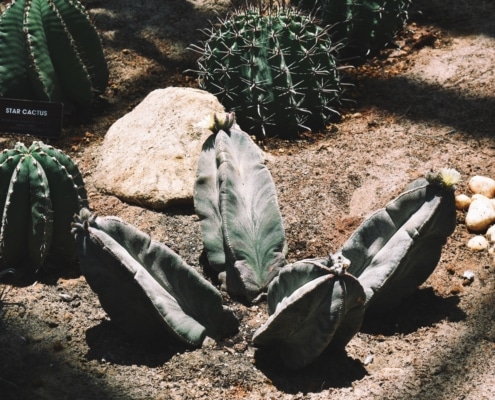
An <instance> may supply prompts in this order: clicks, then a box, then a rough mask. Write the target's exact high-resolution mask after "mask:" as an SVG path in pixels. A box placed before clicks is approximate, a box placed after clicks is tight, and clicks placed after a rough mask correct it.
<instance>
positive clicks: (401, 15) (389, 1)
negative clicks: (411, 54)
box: [292, 0, 411, 56]
mask: <svg viewBox="0 0 495 400" xmlns="http://www.w3.org/2000/svg"><path fill="white" fill-rule="evenodd" d="M292 3H293V4H296V5H298V6H299V7H301V8H302V9H305V10H307V11H311V12H313V13H314V14H315V15H316V16H318V18H321V20H322V21H323V22H324V23H325V24H329V25H332V26H333V28H332V29H331V33H332V35H333V36H332V37H333V38H334V40H338V41H342V43H343V44H344V46H345V49H344V50H343V53H344V54H345V55H346V56H356V55H358V56H365V55H367V54H368V53H369V52H370V51H375V50H379V49H381V48H383V47H384V46H385V45H386V44H387V43H390V42H392V41H393V39H394V37H395V36H396V34H397V32H398V31H399V30H400V29H402V28H403V26H404V24H405V22H406V21H407V17H408V13H407V11H408V8H409V5H410V3H411V0H292Z"/></svg>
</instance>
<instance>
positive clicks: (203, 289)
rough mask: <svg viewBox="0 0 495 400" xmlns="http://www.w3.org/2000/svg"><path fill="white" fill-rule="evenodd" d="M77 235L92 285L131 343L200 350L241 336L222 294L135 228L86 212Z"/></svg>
mask: <svg viewBox="0 0 495 400" xmlns="http://www.w3.org/2000/svg"><path fill="white" fill-rule="evenodd" d="M73 234H74V235H75V239H76V243H77V254H78V257H79V260H80V266H81V271H82V273H83V275H84V276H85V278H86V280H87V282H88V284H89V285H90V287H91V288H92V289H93V291H94V292H95V293H96V294H97V295H98V297H99V300H100V303H101V305H102V307H103V309H104V310H105V311H106V312H107V313H108V315H109V316H110V319H111V321H112V322H113V323H114V324H115V325H116V326H118V327H119V328H120V329H121V330H123V331H124V332H126V333H127V334H128V335H129V336H131V337H132V338H134V339H141V340H143V339H144V340H152V341H155V340H158V341H160V340H161V341H167V340H169V341H171V343H174V344H175V343H177V342H179V343H182V344H185V345H189V346H200V345H201V344H202V342H203V340H204V339H205V337H206V336H209V337H212V338H215V339H218V338H222V337H224V336H227V335H230V334H233V333H235V332H236V331H237V327H238V321H237V318H236V317H235V315H234V314H233V312H232V311H231V310H229V309H227V308H225V307H223V305H222V296H221V294H220V292H219V291H218V290H217V289H215V287H214V286H213V285H211V284H210V283H209V282H208V281H207V280H206V279H204V278H203V277H202V276H201V275H200V274H199V273H198V272H196V270H195V269H194V268H192V267H190V266H189V265H187V264H186V263H185V262H184V261H183V260H182V258H181V257H180V256H179V255H177V254H176V253H175V252H173V251H172V250H171V249H170V248H168V247H167V246H165V245H163V244H161V243H158V242H155V241H153V240H151V238H150V237H149V236H148V235H146V234H145V233H143V232H141V231H139V230H138V229H137V228H136V227H134V226H132V225H130V224H128V223H126V222H124V221H122V220H121V219H119V218H116V217H97V216H96V215H93V214H91V213H90V212H89V210H88V209H85V208H83V209H82V210H81V211H80V213H79V214H78V215H76V216H75V221H74V223H73Z"/></svg>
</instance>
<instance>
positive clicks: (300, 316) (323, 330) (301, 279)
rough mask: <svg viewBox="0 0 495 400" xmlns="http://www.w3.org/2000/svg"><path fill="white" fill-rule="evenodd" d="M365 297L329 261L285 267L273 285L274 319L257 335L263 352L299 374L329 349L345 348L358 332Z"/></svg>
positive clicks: (352, 280) (350, 278)
mask: <svg viewBox="0 0 495 400" xmlns="http://www.w3.org/2000/svg"><path fill="white" fill-rule="evenodd" d="M364 300H365V295H364V291H363V289H362V287H361V285H360V284H359V282H358V281H357V280H356V279H355V278H354V277H353V276H351V275H349V274H347V273H345V271H344V270H342V271H340V272H336V271H335V270H334V269H332V268H328V267H327V260H304V261H300V262H297V263H294V264H292V265H289V266H287V267H285V268H284V269H283V270H282V271H281V272H280V274H279V276H278V277H276V278H275V279H274V280H273V282H272V283H271V284H270V287H269V291H268V311H269V313H270V314H271V315H270V317H269V319H268V320H267V321H266V322H265V324H263V325H262V326H261V327H260V328H259V329H258V330H257V331H256V332H255V334H254V336H253V342H254V344H255V345H256V346H258V347H267V348H270V349H276V351H277V352H278V354H279V356H280V358H281V360H282V361H283V363H284V364H285V366H286V367H287V368H290V369H300V368H302V367H304V366H306V365H308V364H309V363H311V362H312V361H314V360H315V359H316V358H317V357H318V356H319V355H320V354H321V353H322V352H323V351H324V350H325V349H326V348H327V347H328V346H329V345H330V344H332V347H336V348H339V347H340V348H343V347H345V345H346V344H347V343H348V342H349V340H350V339H351V338H352V337H353V336H354V334H355V333H356V332H357V331H358V330H359V328H360V326H361V322H362V319H363V315H364Z"/></svg>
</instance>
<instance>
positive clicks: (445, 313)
mask: <svg viewBox="0 0 495 400" xmlns="http://www.w3.org/2000/svg"><path fill="white" fill-rule="evenodd" d="M459 301H460V298H459V296H456V295H453V296H449V297H441V296H439V295H437V294H436V293H435V292H434V290H433V289H432V288H431V287H427V288H420V289H418V290H416V291H415V292H414V293H413V294H412V295H411V296H409V297H407V298H406V299H404V300H403V301H402V303H401V304H400V305H399V306H398V307H397V308H395V309H393V310H391V311H387V312H386V313H383V314H382V313H378V312H369V313H368V312H367V313H366V314H365V317H364V321H363V324H362V326H361V329H360V331H361V332H363V333H369V334H375V335H376V334H381V335H386V336H391V335H395V334H398V333H402V334H409V333H412V332H415V331H417V330H418V329H419V328H423V327H431V326H433V325H434V324H436V323H438V322H440V321H442V320H447V321H450V322H459V321H463V320H464V319H466V317H467V315H466V313H465V312H464V311H463V310H461V309H460V308H459V306H458V305H459Z"/></svg>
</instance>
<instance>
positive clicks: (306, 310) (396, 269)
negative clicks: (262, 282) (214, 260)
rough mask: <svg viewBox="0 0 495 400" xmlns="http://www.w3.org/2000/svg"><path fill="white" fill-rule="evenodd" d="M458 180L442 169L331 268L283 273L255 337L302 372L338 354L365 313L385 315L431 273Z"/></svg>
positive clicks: (326, 263)
mask: <svg viewBox="0 0 495 400" xmlns="http://www.w3.org/2000/svg"><path fill="white" fill-rule="evenodd" d="M459 178H460V175H459V173H458V172H457V171H455V170H450V169H441V170H440V171H439V172H438V173H436V174H434V173H430V174H428V175H427V177H426V179H423V178H422V179H418V180H416V181H414V182H412V183H411V184H410V185H409V186H408V187H407V189H406V190H405V191H404V193H402V194H401V195H400V196H398V197H397V198H396V199H394V200H392V201H391V202H390V203H389V204H388V205H387V206H386V207H385V208H383V209H381V210H379V211H377V212H376V213H374V214H373V215H372V216H371V217H369V218H368V219H366V220H365V221H364V222H363V224H362V225H361V226H360V227H359V228H358V229H357V230H356V231H355V232H354V233H353V235H352V236H351V237H350V238H349V240H348V241H347V242H346V243H345V244H344V246H343V247H342V248H341V250H339V251H338V252H337V253H336V254H335V255H333V256H330V258H329V259H328V260H303V261H299V262H296V263H294V264H291V265H289V266H286V267H285V268H284V269H283V270H282V271H281V272H280V274H279V275H278V276H277V277H276V278H275V279H274V280H273V281H272V283H271V284H270V286H269V288H268V313H269V314H270V317H269V318H268V320H267V321H266V322H265V323H264V324H263V325H262V326H261V327H260V328H259V329H258V330H257V331H256V332H255V334H254V336H253V342H254V344H255V345H256V346H258V347H260V348H272V349H273V348H274V349H276V351H277V352H278V356H279V357H280V358H281V360H282V361H283V362H284V364H285V365H286V366H287V367H288V368H290V369H299V368H302V367H304V366H306V365H307V364H309V363H311V362H312V361H313V360H315V359H316V358H317V357H318V356H319V355H320V354H321V353H322V352H323V351H324V350H325V349H326V348H327V347H328V346H332V347H334V348H337V349H338V348H343V347H345V345H346V344H347V343H348V342H349V341H350V340H351V338H352V337H353V336H354V334H355V333H356V332H357V331H358V330H359V327H360V325H361V322H362V319H363V315H364V313H365V311H366V313H368V312H371V313H376V312H381V313H383V312H386V311H388V310H390V309H391V308H393V307H395V306H397V305H398V304H399V303H400V301H401V300H402V299H404V298H405V297H406V296H408V295H410V294H411V293H412V292H413V291H414V290H416V288H417V287H418V286H419V285H421V284H422V283H423V282H424V281H425V280H426V279H427V278H428V276H429V275H430V274H431V273H432V272H433V270H434V269H435V267H436V265H437V263H438V261H439V259H440V255H441V250H442V247H443V245H444V244H445V242H446V240H447V237H448V236H450V235H451V234H452V232H453V231H454V228H455V224H456V212H455V199H454V187H455V184H456V183H457V182H458V180H459Z"/></svg>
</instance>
